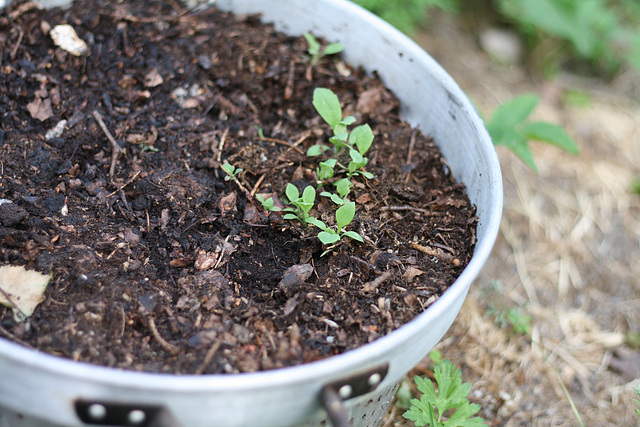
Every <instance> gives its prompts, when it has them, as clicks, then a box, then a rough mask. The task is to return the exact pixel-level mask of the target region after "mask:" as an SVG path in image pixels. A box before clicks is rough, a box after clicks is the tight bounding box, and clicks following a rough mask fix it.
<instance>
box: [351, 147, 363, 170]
mask: <svg viewBox="0 0 640 427" xmlns="http://www.w3.org/2000/svg"><path fill="white" fill-rule="evenodd" d="M349 156H350V157H351V160H353V162H351V163H354V166H355V169H358V168H361V167H363V166H365V165H366V164H367V162H368V160H367V159H365V158H364V157H363V156H362V154H360V153H359V152H358V151H357V150H354V149H351V150H349ZM355 169H354V170H355ZM349 170H351V165H350V166H349ZM351 172H353V171H351Z"/></svg>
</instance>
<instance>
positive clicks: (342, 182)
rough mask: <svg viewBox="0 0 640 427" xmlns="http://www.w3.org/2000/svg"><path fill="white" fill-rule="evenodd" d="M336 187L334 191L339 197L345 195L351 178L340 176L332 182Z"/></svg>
mask: <svg viewBox="0 0 640 427" xmlns="http://www.w3.org/2000/svg"><path fill="white" fill-rule="evenodd" d="M333 185H334V186H335V187H336V191H337V192H338V194H339V195H340V197H342V198H344V197H347V194H349V191H350V190H351V180H349V178H342V179H339V180H337V181H336V182H334V183H333Z"/></svg>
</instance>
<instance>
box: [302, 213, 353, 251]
mask: <svg viewBox="0 0 640 427" xmlns="http://www.w3.org/2000/svg"><path fill="white" fill-rule="evenodd" d="M355 214H356V204H355V202H346V203H344V204H343V205H342V206H340V207H339V208H338V210H336V227H335V228H331V227H328V226H327V225H326V224H325V223H324V222H322V221H320V220H319V219H317V218H313V217H312V218H308V219H307V222H309V223H310V224H313V225H315V226H316V227H318V228H319V229H321V230H322V231H321V232H320V233H318V239H320V241H321V242H322V243H323V244H325V245H334V244H336V243H338V242H339V241H340V240H341V239H343V238H345V237H348V238H350V239H353V240H357V241H358V242H362V241H364V240H363V239H362V236H360V234H358V233H356V232H355V231H342V229H343V228H344V227H346V226H347V225H349V224H351V221H353V218H354V216H355ZM330 251H331V248H330V249H328V250H326V251H324V252H323V254H322V255H325V254H327V253H329V252H330Z"/></svg>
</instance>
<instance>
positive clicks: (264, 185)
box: [0, 0, 476, 374]
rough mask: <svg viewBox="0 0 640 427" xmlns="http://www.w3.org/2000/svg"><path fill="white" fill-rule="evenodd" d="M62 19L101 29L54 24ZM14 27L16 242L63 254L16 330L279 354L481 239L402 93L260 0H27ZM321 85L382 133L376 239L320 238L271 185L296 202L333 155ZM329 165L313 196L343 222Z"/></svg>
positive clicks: (6, 17) (396, 292) (332, 339)
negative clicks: (402, 114)
mask: <svg viewBox="0 0 640 427" xmlns="http://www.w3.org/2000/svg"><path fill="white" fill-rule="evenodd" d="M59 25H69V26H71V27H72V28H73V29H74V30H75V32H76V33H77V35H78V37H79V39H81V40H82V41H84V42H85V43H86V48H85V49H84V50H83V49H81V52H76V53H77V55H76V54H74V53H71V52H69V51H68V49H67V48H62V47H60V46H58V44H59V42H57V43H58V44H56V43H54V38H55V37H52V35H53V34H55V33H52V31H53V30H54V29H56V28H58V27H57V26H59ZM321 43H322V44H323V45H326V43H327V41H324V40H321ZM0 48H1V49H0V53H1V56H0V117H1V120H2V124H1V128H0V199H3V202H2V203H1V204H0V264H2V265H12V266H24V267H25V268H26V269H28V270H37V271H39V272H42V273H45V274H51V276H52V279H51V282H50V283H49V285H48V287H47V289H46V292H45V294H44V296H43V299H42V302H41V303H40V304H39V306H38V307H37V309H36V310H35V312H34V313H33V314H32V315H31V316H29V317H28V318H27V319H26V320H22V321H19V319H17V318H16V316H14V312H13V310H12V309H10V308H7V307H4V306H0V336H2V337H4V338H6V339H10V340H13V341H15V342H17V343H20V344H22V345H24V346H27V347H30V348H34V349H37V350H39V351H43V352H47V353H50V354H53V355H58V356H63V357H66V358H70V359H73V360H79V361H84V362H89V363H94V364H99V365H105V366H111V367H115V368H121V369H130V370H144V371H151V372H169V373H180V374H189V373H198V374H201V373H236V372H252V371H259V370H269V369H274V368H281V367H285V366H292V365H296V364H301V363H307V362H311V361H314V360H318V359H322V358H326V357H328V356H332V355H335V354H339V353H343V352H345V351H348V350H351V349H354V348H356V347H358V346H361V345H363V344H366V343H368V342H371V341H373V340H375V339H377V338H379V337H381V336H383V335H385V334H387V333H389V332H390V331H392V330H394V329H396V328H398V327H400V326H401V325H403V324H405V323H407V322H408V321H410V320H411V319H413V318H414V317H415V316H416V315H418V314H420V313H421V312H422V311H424V310H425V309H426V308H427V307H428V306H429V305H430V304H432V303H433V302H434V301H435V300H436V299H437V298H438V297H439V296H440V295H441V294H442V293H443V292H444V291H445V290H446V289H447V288H448V286H450V285H451V284H452V283H453V281H454V280H455V279H456V277H457V276H458V275H459V274H460V273H461V272H462V270H463V269H464V268H465V266H466V264H467V263H468V261H469V260H470V258H471V255H472V251H473V248H474V244H475V227H476V217H475V208H474V207H473V206H472V205H471V204H470V202H469V200H468V198H467V196H466V195H465V192H464V186H463V185H461V184H458V183H456V182H455V181H454V179H453V178H452V176H451V174H450V171H449V168H448V167H447V164H446V162H445V160H444V159H443V158H442V156H441V154H440V152H439V151H438V148H437V146H436V143H435V142H434V141H433V140H432V139H431V138H430V137H428V136H425V135H423V134H422V133H421V132H420V131H418V130H417V129H415V128H412V127H411V126H410V125H409V124H407V123H405V122H403V121H402V120H401V119H400V118H399V111H400V110H401V106H400V105H399V102H398V100H397V99H396V98H395V97H394V95H393V94H392V93H391V92H390V91H388V90H387V89H386V88H385V87H384V85H383V83H382V82H381V81H380V80H379V79H377V78H376V76H375V75H373V76H370V75H367V74H366V73H365V72H364V71H362V70H360V69H354V68H353V67H351V66H349V65H348V64H345V63H344V62H343V60H342V59H341V58H340V56H339V55H327V56H325V57H323V58H322V59H321V60H320V62H319V63H318V64H317V65H311V63H310V59H309V55H308V53H307V49H308V44H307V42H306V40H305V39H304V38H303V37H289V36H286V35H284V34H281V33H278V32H276V31H275V30H274V29H273V27H272V26H269V25H263V24H262V23H261V22H260V19H259V17H258V16H233V15H230V14H227V13H222V12H219V11H217V10H216V9H215V8H213V7H209V8H204V9H203V8H200V9H188V8H186V7H184V6H182V5H180V4H178V3H176V2H173V1H166V2H161V1H129V0H125V1H121V2H113V1H102V0H89V1H82V2H80V3H79V4H76V5H74V6H73V7H71V8H70V9H68V10H60V9H52V10H41V9H39V8H38V7H37V6H36V5H35V4H34V3H30V2H26V3H25V2H15V3H14V4H13V5H12V6H10V7H8V8H7V9H5V10H4V11H2V12H1V13H0ZM318 87H324V88H330V89H331V90H333V91H334V92H335V93H336V94H337V95H338V97H339V99H340V101H341V103H342V107H343V111H344V114H345V115H347V114H349V115H353V116H354V117H355V118H356V123H355V124H354V126H355V125H359V124H363V123H367V124H369V125H370V126H371V128H372V129H373V132H374V135H375V139H374V142H373V145H372V147H371V149H370V150H369V152H368V153H367V157H368V159H369V162H368V164H367V166H366V168H365V169H366V171H368V172H370V173H372V174H373V175H374V178H372V179H366V178H364V177H363V176H355V177H353V178H352V181H353V186H352V188H351V193H350V194H349V195H348V198H349V199H350V200H352V201H355V203H356V214H355V218H354V220H353V221H352V222H351V224H349V225H348V226H347V229H348V230H352V231H355V232H357V233H359V234H360V235H361V236H362V237H363V240H364V242H362V243H360V242H357V241H355V240H351V239H348V238H345V239H342V240H341V241H340V242H339V243H338V244H337V245H336V246H335V247H327V246H326V245H325V246H323V245H322V243H321V242H320V241H319V240H318V238H317V234H318V231H319V230H318V228H316V227H314V226H311V225H310V226H307V227H304V226H302V224H301V223H300V222H299V221H294V220H285V219H283V215H282V213H281V212H268V211H266V210H265V209H263V207H262V205H261V203H260V202H258V201H257V200H256V198H255V196H256V195H258V194H259V195H261V196H263V197H264V198H269V197H271V198H272V200H274V201H275V203H276V205H280V204H281V205H282V206H284V205H286V201H287V199H286V197H285V196H284V194H285V187H286V185H287V184H288V183H292V184H293V185H295V186H296V187H297V188H299V189H300V190H302V189H304V188H305V187H307V186H309V185H311V186H313V187H314V188H315V187H318V186H319V185H320V183H319V182H318V179H317V172H316V170H317V167H318V162H319V161H321V160H324V159H325V158H326V157H320V158H317V157H309V156H307V155H306V150H307V149H308V148H309V147H310V146H312V145H315V144H326V145H330V144H329V142H328V139H329V136H330V134H331V130H330V128H329V126H328V125H327V124H325V123H324V121H323V120H322V119H321V118H320V116H319V115H318V113H317V112H316V111H315V109H314V107H313V105H312V97H313V91H314V89H315V88H318ZM425 102H429V100H428V99H425ZM347 161H348V160H347ZM224 163H229V164H231V165H233V166H234V167H235V168H237V169H241V172H240V173H239V174H238V175H237V176H236V178H237V181H234V180H233V179H228V176H227V174H226V173H225V172H224V171H223V170H222V169H221V166H222V165H223V164H224ZM339 177H344V173H337V174H336V177H335V178H334V179H337V178H339ZM225 178H227V179H225ZM330 181H331V180H329V182H326V183H324V186H323V188H322V189H319V191H318V195H317V197H316V200H315V204H314V207H313V209H312V210H311V212H310V213H311V215H312V216H314V217H316V218H318V219H321V220H323V221H324V222H325V223H326V224H327V225H329V226H333V225H334V224H335V211H336V209H337V208H338V206H337V205H336V204H335V203H334V202H332V201H331V200H330V199H329V198H327V197H324V196H320V195H319V193H320V191H322V190H326V191H333V190H334V189H333V187H332V184H331V182H330ZM325 252H327V253H326V254H324V256H322V255H323V253H325Z"/></svg>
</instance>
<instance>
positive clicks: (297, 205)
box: [282, 183, 316, 227]
mask: <svg viewBox="0 0 640 427" xmlns="http://www.w3.org/2000/svg"><path fill="white" fill-rule="evenodd" d="M285 194H286V195H287V198H288V199H289V203H290V204H291V205H293V206H294V207H288V208H284V209H282V210H283V211H285V212H290V213H287V214H285V215H284V216H283V218H284V219H292V220H294V219H297V220H298V221H300V223H301V224H302V225H303V226H305V227H306V226H307V224H308V223H309V219H310V218H312V217H309V211H310V210H311V208H313V204H314V203H315V200H316V190H315V188H313V187H312V186H311V185H308V186H307V187H305V189H304V190H303V191H302V196H301V195H300V192H299V191H298V188H297V187H296V186H295V185H293V184H291V183H289V184H287V188H286V189H285Z"/></svg>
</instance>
